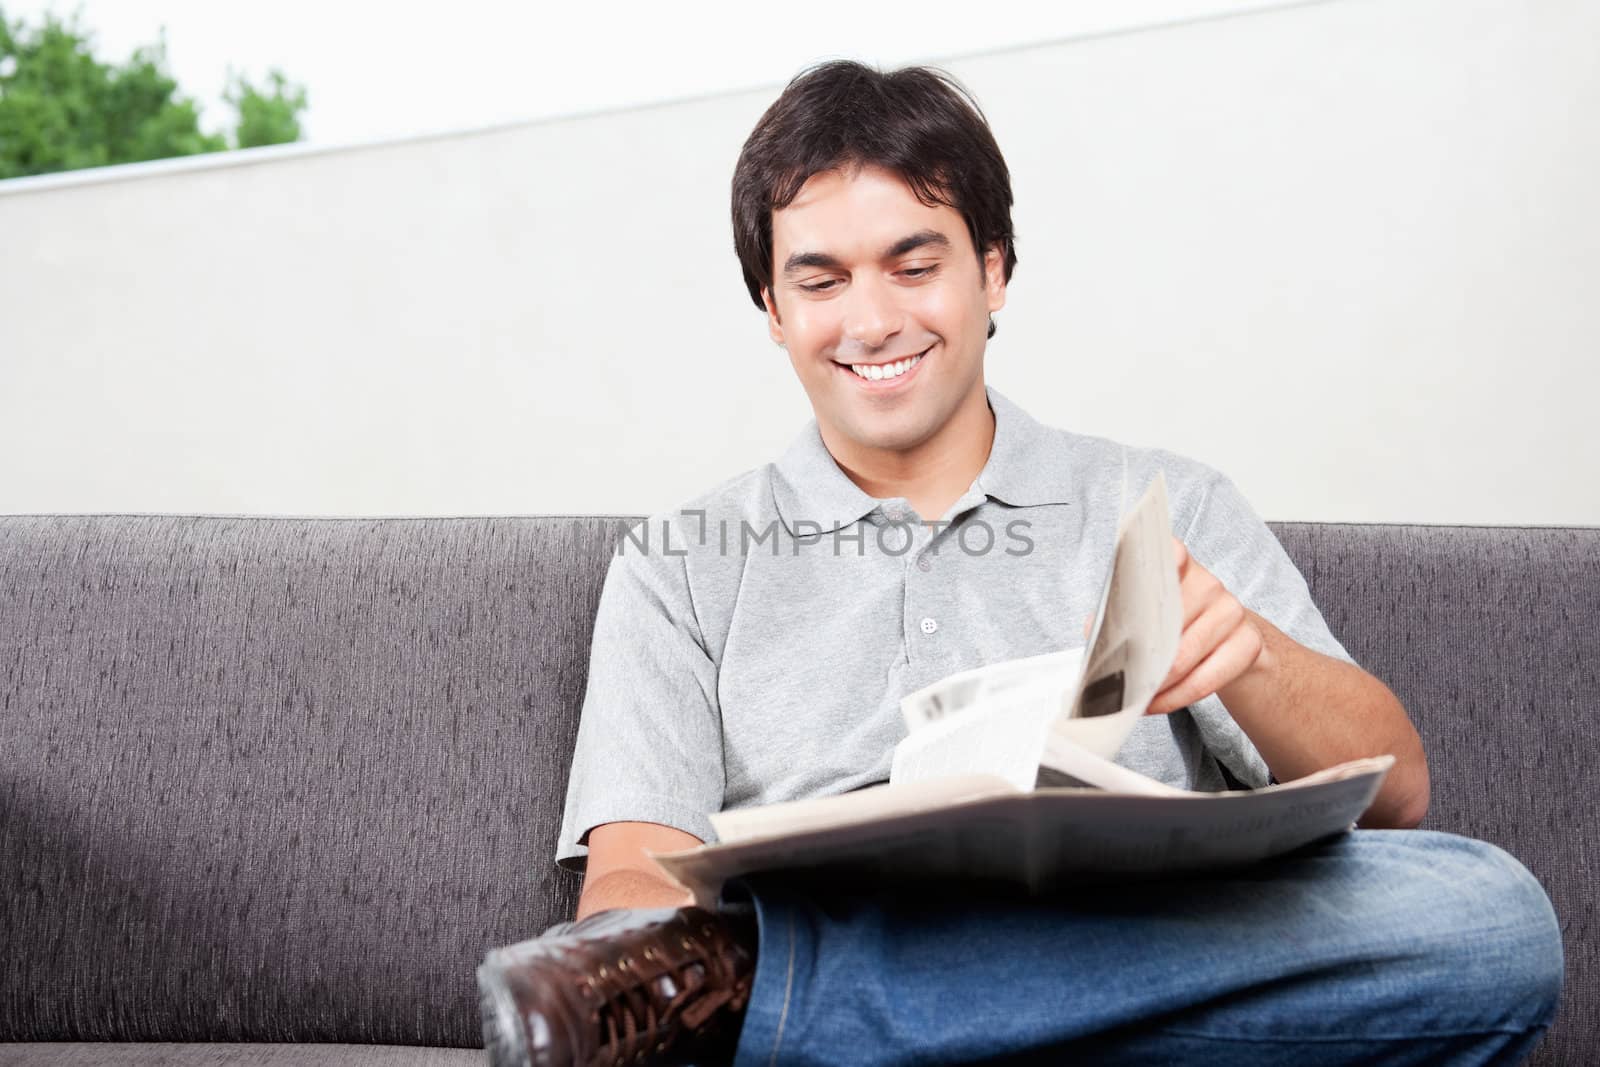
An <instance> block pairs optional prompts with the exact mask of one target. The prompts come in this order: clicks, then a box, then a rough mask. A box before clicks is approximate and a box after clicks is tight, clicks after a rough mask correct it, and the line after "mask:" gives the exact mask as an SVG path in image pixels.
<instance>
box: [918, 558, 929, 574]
mask: <svg viewBox="0 0 1600 1067" xmlns="http://www.w3.org/2000/svg"><path fill="white" fill-rule="evenodd" d="M917 570H919V571H931V570H933V560H931V559H929V558H928V557H927V556H923V557H921V558H920V559H918V560H917Z"/></svg>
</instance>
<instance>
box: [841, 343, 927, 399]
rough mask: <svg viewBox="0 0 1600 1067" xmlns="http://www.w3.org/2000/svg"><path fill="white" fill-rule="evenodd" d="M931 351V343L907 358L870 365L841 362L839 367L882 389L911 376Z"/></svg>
mask: <svg viewBox="0 0 1600 1067" xmlns="http://www.w3.org/2000/svg"><path fill="white" fill-rule="evenodd" d="M930 351H932V346H931V345H930V346H929V347H928V348H927V349H924V350H923V351H922V352H919V353H917V354H916V355H914V356H908V357H906V358H905V359H899V360H895V361H894V362H893V363H876V364H870V365H869V364H865V363H857V364H839V367H840V369H841V370H845V371H848V372H849V373H850V374H851V375H852V376H853V377H854V378H855V379H856V380H857V381H859V382H861V383H862V384H863V385H876V386H878V387H879V388H880V389H881V388H888V387H890V386H891V385H893V384H898V383H900V382H902V381H904V380H906V379H908V378H910V377H911V376H912V373H913V372H914V371H915V370H916V368H917V367H918V366H920V365H921V363H922V360H923V358H924V357H926V356H927V354H928V352H930Z"/></svg>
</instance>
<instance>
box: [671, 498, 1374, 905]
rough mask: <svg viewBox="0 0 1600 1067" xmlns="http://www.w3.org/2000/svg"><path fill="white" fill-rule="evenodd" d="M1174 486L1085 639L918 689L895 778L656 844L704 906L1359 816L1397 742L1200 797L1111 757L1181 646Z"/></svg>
mask: <svg viewBox="0 0 1600 1067" xmlns="http://www.w3.org/2000/svg"><path fill="white" fill-rule="evenodd" d="M1170 531H1171V523H1170V519H1169V517H1168V512H1167V497H1166V483H1165V481H1164V480H1163V479H1162V478H1160V477H1159V476H1158V477H1157V478H1156V480H1155V481H1154V482H1153V483H1152V485H1151V486H1150V488H1149V489H1148V490H1147V491H1146V492H1145V494H1144V496H1143V497H1142V498H1141V499H1140V500H1139V502H1138V503H1137V504H1136V505H1135V506H1134V507H1133V509H1132V510H1131V511H1130V512H1129V513H1128V514H1127V516H1125V517H1124V519H1123V520H1122V522H1121V524H1120V526H1119V529H1118V534H1117V544H1116V549H1115V552H1114V555H1113V560H1112V565H1111V570H1110V573H1109V575H1108V576H1107V579H1106V584H1105V587H1104V589H1103V591H1102V594H1101V600H1100V606H1099V610H1098V611H1097V612H1096V614H1095V618H1094V621H1093V624H1092V627H1091V630H1090V637H1089V640H1088V643H1087V645H1086V646H1085V647H1084V648H1074V649H1066V650H1062V651H1060V652H1053V653H1049V654H1047V655H1042V656H1031V657H1027V658H1023V659H1014V660H1008V661H1005V662H1002V663H996V664H990V665H987V666H984V667H980V668H976V669H974V670H968V671H962V672H960V673H958V674H953V675H950V676H949V677H946V678H943V679H941V680H940V681H938V682H935V683H934V684H933V685H930V686H928V687H926V688H924V689H921V690H918V691H917V692H915V693H912V694H910V695H908V696H906V697H905V698H904V699H903V700H902V701H901V704H900V710H901V714H902V716H903V717H904V718H905V722H906V728H907V731H908V733H907V736H906V737H905V739H904V740H902V741H901V743H900V744H899V745H898V746H897V747H896V749H895V752H894V758H893V762H892V765H891V769H890V775H889V782H888V783H887V784H884V785H878V786H872V787H869V788H866V789H859V790H856V791H853V792H850V793H844V794H840V795H838V796H831V797H821V798H813V799H809V800H800V801H793V802H790V803H786V804H771V805H765V806H762V807H756V808H740V809H734V810H731V811H724V812H718V813H715V814H712V815H711V816H710V818H711V823H712V827H713V829H714V830H715V831H716V833H717V837H718V841H717V842H716V843H714V844H707V845H700V846H697V847H695V848H692V849H687V850H684V851H680V852H671V853H665V854H653V858H654V859H655V861H656V863H657V864H658V865H659V866H660V867H661V868H662V869H663V870H664V871H665V872H666V874H667V875H668V876H669V877H671V878H673V879H674V880H676V881H677V882H678V883H679V884H681V885H683V886H684V887H685V888H686V889H688V890H691V891H692V892H693V893H694V894H695V897H696V899H697V901H699V902H700V903H701V904H702V905H704V906H712V905H714V904H715V902H716V899H717V895H718V894H719V893H720V891H721V888H722V886H723V884H724V883H725V882H726V881H727V880H729V879H731V878H736V877H738V876H740V875H744V874H751V873H755V872H760V871H772V870H798V869H818V870H826V871H828V872H829V873H830V874H833V873H837V874H839V875H840V876H841V877H854V878H863V877H864V878H868V879H879V880H881V879H905V878H911V879H928V878H944V877H949V878H966V879H988V880H996V881H1002V882H1009V883H1014V884H1018V885H1021V886H1024V887H1027V888H1028V889H1030V890H1034V891H1046V890H1050V889H1053V888H1060V887H1065V886H1068V885H1071V884H1075V883H1083V882H1089V881H1095V880H1104V879H1106V878H1129V877H1149V876H1154V875H1160V874H1165V873H1175V872H1181V871H1190V870H1199V869H1204V868H1210V867H1219V866H1227V865H1233V864H1241V863H1248V862H1253V861H1256V860H1261V859H1265V858H1267V857H1269V856H1273V855H1277V854H1279V853H1282V852H1286V851H1289V850H1291V849H1295V848H1299V847H1301V846H1302V845H1306V844H1309V843H1311V842H1313V841H1317V840H1320V839H1321V838H1324V837H1328V836H1331V835H1333V834H1338V833H1342V832H1344V831H1346V830H1348V829H1349V828H1350V827H1351V826H1353V825H1354V824H1355V821H1356V820H1357V819H1358V818H1360V816H1361V814H1362V813H1363V812H1364V811H1366V809H1367V807H1368V806H1369V805H1370V804H1371V803H1372V800H1373V798H1374V797H1375V796H1376V795H1377V792H1378V788H1379V786H1381V785H1382V783H1383V779H1384V776H1385V775H1386V774H1387V773H1388V771H1389V768H1390V767H1391V766H1393V764H1394V757H1392V756H1376V757H1371V758H1368V759H1360V760H1353V761H1351V762H1348V763H1343V764H1340V765H1338V766H1336V767H1329V768H1327V769H1325V770H1322V771H1318V772H1317V773H1315V774H1311V775H1308V776H1306V777H1304V778H1300V779H1297V780H1295V781H1292V782H1286V783H1282V784H1279V785H1272V786H1268V787H1267V788H1265V789H1258V790H1253V791H1248V790H1241V791H1235V792H1226V793H1194V792H1190V791H1188V790H1183V789H1177V788H1174V787H1172V786H1169V785H1166V784H1164V783H1162V782H1158V781H1155V780H1154V779H1151V778H1148V777H1146V776H1144V775H1141V774H1138V773H1137V772H1135V771H1132V770H1129V769H1128V768H1126V767H1122V766H1120V765H1118V764H1117V763H1115V762H1114V759H1115V756H1116V754H1117V751H1118V750H1119V749H1120V748H1121V747H1122V743H1123V741H1124V740H1126V738H1127V736H1128V734H1129V732H1130V731H1132V729H1133V728H1134V726H1135V725H1136V724H1137V722H1138V721H1139V718H1140V716H1142V715H1144V714H1145V712H1146V710H1147V709H1148V708H1149V706H1150V701H1151V700H1152V699H1154V697H1155V695H1156V693H1157V692H1158V691H1159V689H1160V686H1161V683H1162V681H1164V680H1165V677H1166V673H1167V671H1168V669H1169V668H1170V667H1171V664H1172V660H1173V658H1174V657H1175V656H1176V654H1177V648H1178V640H1179V637H1180V635H1181V632H1182V624H1183V609H1182V600H1181V597H1180V594H1179V590H1178V578H1177V567H1176V566H1175V565H1174V562H1173V548H1172V535H1171V532H1170Z"/></svg>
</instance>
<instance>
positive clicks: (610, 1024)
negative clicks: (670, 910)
mask: <svg viewBox="0 0 1600 1067" xmlns="http://www.w3.org/2000/svg"><path fill="white" fill-rule="evenodd" d="M672 936H673V937H674V938H675V939H676V940H677V942H678V945H677V947H678V948H681V949H682V950H683V954H682V955H681V956H678V955H677V954H676V953H673V955H672V957H671V958H669V957H668V956H667V955H664V954H663V953H662V952H661V951H659V950H658V949H656V948H654V947H646V948H645V949H644V950H643V952H642V953H641V958H639V959H634V958H632V957H628V956H624V957H622V958H620V959H618V960H617V961H616V962H615V963H614V964H604V963H603V964H601V965H600V966H599V968H598V969H597V970H596V971H595V972H594V978H593V979H592V985H591V987H590V988H591V989H592V995H593V997H594V998H595V999H596V1000H597V1001H598V1003H597V1005H596V1008H595V1015H594V1018H595V1022H597V1023H598V1024H599V1026H600V1032H601V1035H602V1036H601V1044H600V1047H599V1048H598V1049H597V1050H596V1057H595V1060H594V1061H593V1062H594V1063H595V1064H596V1065H599V1064H609V1065H611V1067H623V1065H624V1064H627V1063H629V1062H632V1063H636V1064H642V1063H644V1062H645V1059H646V1057H647V1056H649V1055H651V1054H652V1053H654V1054H656V1055H660V1054H661V1053H664V1052H666V1051H667V1050H668V1049H670V1048H671V1047H672V1046H673V1045H675V1044H676V1043H677V1042H678V1039H679V1038H680V1037H684V1036H687V1035H689V1034H693V1033H694V1032H695V1031H697V1030H699V1028H700V1027H702V1026H703V1025H705V1023H706V1022H707V1020H709V1019H710V1018H711V1017H712V1016H713V1015H715V1014H716V1012H717V1011H718V1009H720V1008H722V1007H723V1006H725V1005H729V1006H731V1007H732V1008H734V1009H735V1010H737V1009H739V1008H742V1007H743V1006H744V1002H745V1001H746V1000H747V999H748V997H749V983H748V982H740V981H738V979H737V975H736V969H735V963H734V953H733V952H732V951H730V948H731V946H726V945H724V944H723V943H722V941H723V939H720V938H718V937H717V933H716V931H715V930H714V929H713V927H712V926H711V924H710V923H701V924H699V927H698V929H684V930H681V931H678V932H676V933H674V934H673V935H672Z"/></svg>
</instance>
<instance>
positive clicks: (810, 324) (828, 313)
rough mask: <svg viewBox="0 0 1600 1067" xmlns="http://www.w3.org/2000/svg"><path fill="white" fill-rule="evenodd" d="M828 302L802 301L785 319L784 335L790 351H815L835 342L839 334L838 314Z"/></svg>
mask: <svg viewBox="0 0 1600 1067" xmlns="http://www.w3.org/2000/svg"><path fill="white" fill-rule="evenodd" d="M832 308H833V305H832V304H828V303H809V302H807V303H801V304H799V305H798V306H796V307H794V308H792V309H791V310H790V312H789V314H788V315H786V316H785V317H784V320H783V336H784V339H785V340H786V341H787V343H788V346H789V351H790V352H795V351H800V352H814V351H816V350H818V349H820V348H823V347H825V346H827V345H831V344H833V343H834V341H835V339H836V338H837V337H838V335H839V322H838V314H837V313H836V312H835V311H833V310H832Z"/></svg>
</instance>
